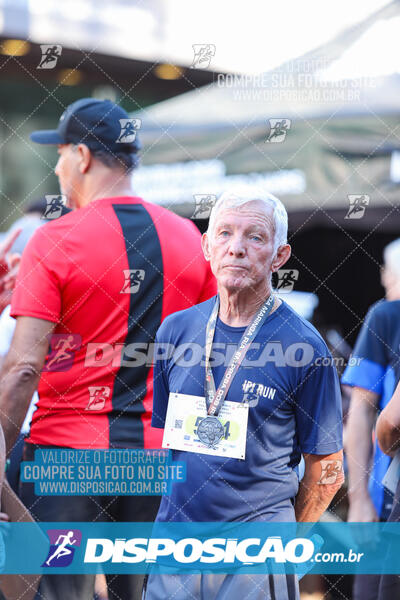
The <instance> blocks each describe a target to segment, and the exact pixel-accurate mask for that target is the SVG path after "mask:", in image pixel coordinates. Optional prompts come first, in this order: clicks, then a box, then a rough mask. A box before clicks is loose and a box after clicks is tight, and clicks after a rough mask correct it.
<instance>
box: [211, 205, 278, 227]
mask: <svg viewBox="0 0 400 600" xmlns="http://www.w3.org/2000/svg"><path fill="white" fill-rule="evenodd" d="M273 217H274V211H273V208H272V206H268V205H267V204H266V203H265V202H263V201H262V200H249V202H246V203H245V204H241V205H240V206H223V207H221V208H220V210H219V211H218V213H217V215H216V218H215V226H216V227H218V225H219V224H220V223H225V222H227V221H229V219H230V218H234V219H235V221H237V220H241V219H242V220H243V223H246V224H249V225H250V224H252V223H254V224H258V225H262V224H264V225H265V227H267V229H271V228H272V229H274V219H273Z"/></svg>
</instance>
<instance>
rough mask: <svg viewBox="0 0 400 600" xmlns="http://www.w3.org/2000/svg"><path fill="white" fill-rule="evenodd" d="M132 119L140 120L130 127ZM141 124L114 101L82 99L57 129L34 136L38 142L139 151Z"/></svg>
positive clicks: (31, 136)
mask: <svg viewBox="0 0 400 600" xmlns="http://www.w3.org/2000/svg"><path fill="white" fill-rule="evenodd" d="M128 121H131V122H132V121H136V123H135V124H132V125H130V126H129V130H127V129H126V126H127V124H128V125H129V123H128ZM137 124H138V123H137V119H136V120H132V119H130V118H129V115H128V113H127V112H126V111H125V110H124V109H123V108H121V107H120V106H118V105H117V104H114V102H111V100H96V99H95V98H82V99H81V100H77V101H76V102H73V103H72V104H70V105H69V106H67V108H66V110H65V111H64V112H63V114H62V115H61V117H60V120H59V122H58V127H57V129H44V130H42V131H34V132H33V133H31V135H30V138H31V140H32V141H33V142H36V143H37V144H53V145H58V144H86V146H87V147H88V148H90V150H104V151H105V152H110V153H117V152H126V153H135V152H137V151H138V150H139V149H140V144H139V141H138V139H137V132H136V128H137ZM124 130H126V134H125V135H124ZM132 138H134V139H132Z"/></svg>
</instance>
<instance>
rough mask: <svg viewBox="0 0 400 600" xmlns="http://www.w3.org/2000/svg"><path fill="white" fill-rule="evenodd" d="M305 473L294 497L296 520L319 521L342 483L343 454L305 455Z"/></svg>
mask: <svg viewBox="0 0 400 600" xmlns="http://www.w3.org/2000/svg"><path fill="white" fill-rule="evenodd" d="M304 462H305V472H304V477H303V479H302V480H301V481H300V486H299V491H298V494H297V496H296V504H295V512H296V520H297V521H301V522H306V523H311V522H313V523H314V522H316V521H319V519H320V517H321V515H322V513H323V512H324V511H325V510H326V509H327V508H328V506H329V504H330V503H331V501H332V499H333V497H334V496H335V494H336V492H337V491H338V490H339V489H340V488H341V487H342V485H343V482H344V474H343V452H342V450H340V451H339V452H334V453H333V454H328V455H324V456H320V455H317V454H305V455H304Z"/></svg>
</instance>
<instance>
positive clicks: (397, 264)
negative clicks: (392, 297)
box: [383, 238, 400, 279]
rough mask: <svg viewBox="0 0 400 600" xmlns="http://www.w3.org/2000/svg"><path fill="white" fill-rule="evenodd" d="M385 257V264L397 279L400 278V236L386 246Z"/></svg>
mask: <svg viewBox="0 0 400 600" xmlns="http://www.w3.org/2000/svg"><path fill="white" fill-rule="evenodd" d="M383 259H384V262H385V266H386V267H388V269H389V270H390V271H391V272H392V273H393V275H394V276H395V277H396V278H397V279H400V238H399V239H397V240H394V242H391V243H390V244H388V245H387V246H385V248H384V250H383Z"/></svg>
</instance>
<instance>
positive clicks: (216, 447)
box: [162, 393, 249, 460]
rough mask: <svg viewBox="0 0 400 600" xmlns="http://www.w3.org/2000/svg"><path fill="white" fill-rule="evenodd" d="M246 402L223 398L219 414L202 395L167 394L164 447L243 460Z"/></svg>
mask: <svg viewBox="0 0 400 600" xmlns="http://www.w3.org/2000/svg"><path fill="white" fill-rule="evenodd" d="M248 415H249V405H248V404H246V403H243V402H229V401H227V400H225V402H224V404H223V405H222V408H221V410H220V412H219V415H218V417H215V416H213V417H210V416H208V415H207V408H206V399H205V398H204V397H202V396H189V395H187V394H178V393H170V395H169V399H168V410H167V417H166V420H165V427H164V437H163V443H162V446H163V448H171V449H173V450H185V451H186V452H199V453H200V454H211V455H213V456H226V457H228V458H240V459H242V460H244V458H245V455H246V434H247V420H248Z"/></svg>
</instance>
